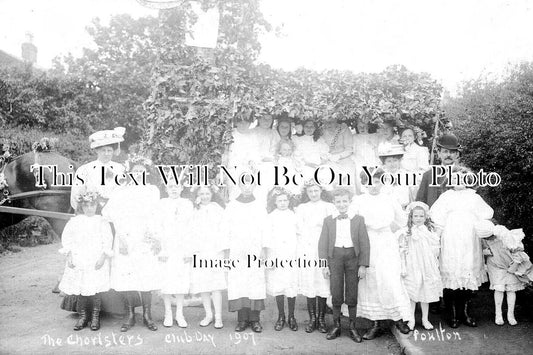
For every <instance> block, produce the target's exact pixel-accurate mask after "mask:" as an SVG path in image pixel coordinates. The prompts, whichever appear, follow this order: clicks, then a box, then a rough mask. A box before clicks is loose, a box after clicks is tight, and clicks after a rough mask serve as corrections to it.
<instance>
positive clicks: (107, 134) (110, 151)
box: [70, 127, 125, 210]
mask: <svg viewBox="0 0 533 355" xmlns="http://www.w3.org/2000/svg"><path fill="white" fill-rule="evenodd" d="M124 133H125V129H124V128H123V127H117V128H115V129H113V130H105V131H98V132H96V133H93V134H91V135H90V136H89V141H90V144H91V149H93V150H94V151H95V152H96V155H97V158H96V160H94V161H92V162H90V163H87V164H84V165H82V166H80V167H79V168H78V170H76V176H77V177H78V178H79V179H81V180H82V181H83V182H81V181H79V180H78V179H76V181H75V182H74V184H73V186H72V191H71V195H70V196H71V198H70V204H71V205H72V208H74V210H75V209H76V207H77V204H78V202H77V201H76V196H78V195H79V194H80V193H82V192H83V191H92V192H98V194H99V195H100V196H101V201H100V207H103V206H104V205H105V203H106V202H107V200H108V199H109V196H110V195H111V193H112V192H113V190H114V189H115V188H116V187H117V183H116V182H115V181H114V178H115V176H116V175H120V174H123V173H124V166H123V165H122V164H119V163H116V162H114V161H112V159H113V156H114V155H115V153H116V152H117V151H118V149H119V144H120V142H123V141H124V138H123V136H124Z"/></svg>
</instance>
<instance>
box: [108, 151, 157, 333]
mask: <svg viewBox="0 0 533 355" xmlns="http://www.w3.org/2000/svg"><path fill="white" fill-rule="evenodd" d="M128 163H129V164H128V166H129V167H131V169H129V171H130V172H131V173H132V174H133V175H134V177H135V180H136V181H137V182H138V183H140V182H141V180H142V179H143V177H145V178H146V182H147V183H146V185H143V184H139V185H137V184H136V183H135V182H134V181H133V179H132V180H131V181H130V182H129V183H128V185H127V186H123V187H119V188H118V189H116V190H115V191H113V193H112V195H111V197H110V198H109V201H108V202H107V204H106V205H105V207H104V208H103V209H102V216H104V218H106V219H107V220H108V221H110V222H112V223H113V225H114V227H115V241H114V245H113V250H114V256H113V260H112V263H111V288H112V289H114V290H115V291H118V292H121V293H122V295H123V296H124V299H125V302H126V305H127V310H128V311H127V313H126V315H125V319H124V323H123V324H122V327H121V328H120V331H122V332H126V331H128V330H129V329H130V328H131V327H133V326H134V325H135V306H136V305H137V304H138V301H137V299H138V295H139V292H140V296H141V304H142V306H143V323H144V325H145V326H146V327H147V328H148V329H150V330H153V331H155V330H157V326H156V325H155V323H154V322H153V320H152V313H151V303H152V291H153V290H158V289H160V288H161V283H160V279H161V278H160V272H159V262H158V260H157V254H158V253H159V251H160V249H161V244H160V241H159V240H158V236H157V228H156V223H155V220H156V218H155V215H154V213H155V211H156V207H157V203H158V202H159V189H158V188H157V187H156V186H154V185H151V184H149V183H148V179H147V178H148V177H149V176H148V175H149V173H148V168H149V167H151V165H152V163H151V161H150V160H149V159H146V158H142V157H133V158H132V159H131V160H130V161H129V162H128Z"/></svg>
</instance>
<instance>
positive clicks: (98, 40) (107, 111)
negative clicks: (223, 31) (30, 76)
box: [51, 15, 161, 142]
mask: <svg viewBox="0 0 533 355" xmlns="http://www.w3.org/2000/svg"><path fill="white" fill-rule="evenodd" d="M158 26H159V22H158V20H157V19H156V18H154V17H142V18H139V19H133V18H132V17H131V16H129V15H119V16H115V17H113V18H112V19H111V20H110V23H109V25H108V26H104V25H102V24H101V23H100V21H99V20H98V19H95V20H93V23H92V25H91V26H89V27H88V28H87V31H88V32H89V34H90V35H91V36H92V38H93V40H94V42H95V44H96V48H95V49H87V48H86V49H84V51H83V55H82V56H81V57H80V58H75V57H73V56H72V55H68V56H65V57H62V58H56V59H55V61H54V68H53V70H52V71H51V73H52V74H53V75H55V76H57V77H59V78H76V79H78V80H80V81H82V82H85V83H86V85H88V86H89V87H90V88H92V89H93V90H94V95H93V97H92V100H94V102H95V103H97V107H95V108H94V110H93V111H92V112H91V113H89V118H90V119H91V121H92V122H93V124H92V129H93V130H97V129H104V128H112V127H115V126H124V127H126V129H127V140H128V141H130V142H134V141H137V140H139V139H140V137H141V136H142V133H143V131H144V129H145V127H144V117H145V112H144V110H143V103H144V101H145V100H146V98H147V97H148V95H149V93H150V79H151V75H152V68H153V65H154V63H155V62H156V59H157V57H158V56H157V54H158V48H159V47H158V46H159V45H160V43H161V41H160V40H159V39H158V38H157V37H156V35H157V34H158Z"/></svg>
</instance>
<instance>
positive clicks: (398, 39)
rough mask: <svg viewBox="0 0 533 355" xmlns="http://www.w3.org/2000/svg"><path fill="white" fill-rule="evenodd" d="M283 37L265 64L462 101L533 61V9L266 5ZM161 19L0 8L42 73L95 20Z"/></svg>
mask: <svg viewBox="0 0 533 355" xmlns="http://www.w3.org/2000/svg"><path fill="white" fill-rule="evenodd" d="M261 9H262V12H263V14H264V15H265V17H266V18H267V20H268V21H269V22H270V23H271V24H272V25H273V26H274V27H275V28H278V29H279V30H280V31H279V32H280V33H281V35H276V34H275V33H268V34H265V35H263V36H262V37H261V43H262V47H263V49H262V52H261V56H260V60H261V61H262V62H265V63H268V64H271V65H272V66H273V67H277V68H282V69H286V70H293V69H296V68H298V67H305V68H309V69H316V70H324V69H342V70H352V71H354V72H379V71H382V70H383V69H385V68H386V67H387V66H389V65H394V64H403V65H405V66H406V67H407V68H408V69H410V70H412V71H416V72H428V73H430V74H431V75H432V76H433V77H434V78H435V79H436V80H438V81H440V82H441V83H442V84H443V85H444V86H445V87H446V88H447V89H449V90H450V91H454V90H455V89H456V88H457V85H458V84H459V83H460V82H461V81H463V80H469V79H474V78H477V77H479V76H480V75H491V76H495V77H497V76H498V75H500V74H501V73H503V72H504V71H505V68H506V67H507V66H508V65H509V64H516V63H519V62H521V61H533V1H531V0H320V1H319V0H262V2H261ZM121 13H128V14H130V15H132V16H133V17H140V16H148V15H154V16H155V15H156V14H157V10H153V9H149V8H146V7H144V6H142V5H140V4H139V3H138V2H137V1H136V0H46V1H43V0H0V49H2V50H4V51H7V52H9V53H11V54H14V55H17V56H20V44H21V43H22V42H23V41H24V40H25V33H26V32H27V31H30V32H32V33H33V35H34V44H35V45H36V46H37V47H38V59H37V64H38V65H39V66H40V67H43V68H48V67H50V66H51V63H52V59H53V58H54V57H55V56H57V55H60V54H66V53H68V52H72V53H73V54H74V55H80V54H81V51H82V48H83V47H90V46H92V42H91V39H90V37H89V35H88V34H87V33H86V31H85V27H86V26H87V25H89V24H90V22H91V19H92V18H94V17H99V18H100V19H101V20H102V22H103V23H106V22H107V21H108V20H109V18H110V17H111V16H113V15H116V14H121Z"/></svg>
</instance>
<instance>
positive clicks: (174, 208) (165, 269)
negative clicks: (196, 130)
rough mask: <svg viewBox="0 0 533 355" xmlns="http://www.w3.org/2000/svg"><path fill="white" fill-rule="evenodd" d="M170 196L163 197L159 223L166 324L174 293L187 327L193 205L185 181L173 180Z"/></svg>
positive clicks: (182, 323)
mask: <svg viewBox="0 0 533 355" xmlns="http://www.w3.org/2000/svg"><path fill="white" fill-rule="evenodd" d="M166 189H167V193H168V197H167V198H163V199H161V200H160V201H159V203H158V206H157V214H156V216H157V224H158V229H159V238H160V240H161V252H160V253H159V262H160V269H161V294H162V295H163V302H164V303H165V319H164V320H163V325H164V326H165V327H171V326H172V323H173V320H172V297H173V296H174V297H175V299H176V322H177V323H178V326H179V327H181V328H186V327H187V322H186V321H185V318H184V317H183V298H184V296H185V295H186V294H188V293H189V286H190V274H191V255H192V252H191V248H190V238H191V229H190V220H191V217H192V210H193V205H192V202H191V201H190V200H188V199H185V198H182V197H181V193H182V192H183V185H182V184H181V183H180V184H176V183H175V181H171V182H169V184H168V185H167V187H166Z"/></svg>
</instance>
